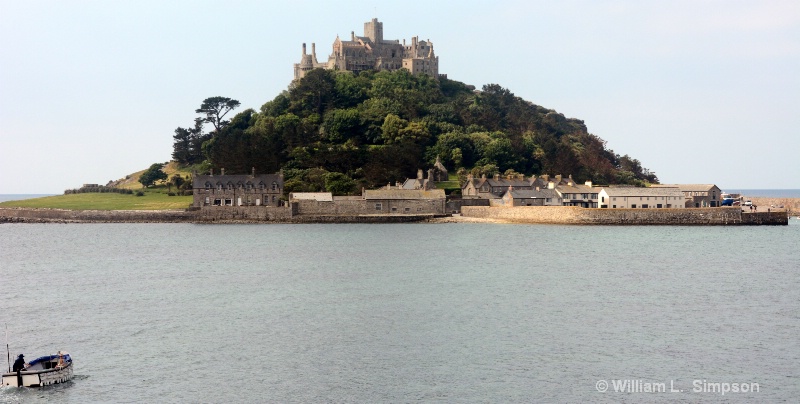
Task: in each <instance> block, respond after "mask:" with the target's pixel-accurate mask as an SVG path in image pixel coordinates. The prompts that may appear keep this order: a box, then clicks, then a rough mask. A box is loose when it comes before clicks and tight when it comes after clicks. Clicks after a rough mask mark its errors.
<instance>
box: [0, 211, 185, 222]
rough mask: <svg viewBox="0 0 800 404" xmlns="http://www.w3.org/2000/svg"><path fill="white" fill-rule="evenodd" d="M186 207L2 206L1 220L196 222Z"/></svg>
mask: <svg viewBox="0 0 800 404" xmlns="http://www.w3.org/2000/svg"><path fill="white" fill-rule="evenodd" d="M196 218H197V215H196V213H195V212H187V211H184V210H69V209H44V208H0V223H84V222H92V223H164V222H167V223H181V222H193V221H195V220H196Z"/></svg>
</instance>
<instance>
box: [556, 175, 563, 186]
mask: <svg viewBox="0 0 800 404" xmlns="http://www.w3.org/2000/svg"><path fill="white" fill-rule="evenodd" d="M561 178H562V177H561V174H558V175H556V182H557V183H559V184H560V183H561Z"/></svg>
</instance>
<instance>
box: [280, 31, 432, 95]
mask: <svg viewBox="0 0 800 404" xmlns="http://www.w3.org/2000/svg"><path fill="white" fill-rule="evenodd" d="M316 68H322V69H328V70H342V71H348V72H353V73H355V74H358V73H359V72H361V71H364V70H389V71H393V70H398V69H406V70H408V71H409V72H411V73H412V74H427V75H429V76H432V77H434V78H438V77H439V57H438V56H436V55H435V54H434V53H433V43H431V42H430V40H427V41H420V40H419V37H413V38H411V44H410V45H406V40H405V39H403V43H402V44H401V43H400V41H399V40H397V39H391V40H384V39H383V23H382V22H379V21H378V19H377V18H373V19H372V21H369V22H365V23H364V36H356V35H355V32H352V31H351V32H350V40H349V41H343V40H341V39H340V38H339V36H338V35H337V36H336V40H335V41H333V53H332V54H331V55H330V56H328V61H327V62H326V63H319V62H317V52H316V49H315V46H314V43H312V44H311V53H310V54H308V53H306V44H305V43H304V44H303V56H302V58H301V59H300V63H295V64H294V79H295V80H300V79H301V78H303V76H305V74H306V73H307V72H309V71H311V70H313V69H316Z"/></svg>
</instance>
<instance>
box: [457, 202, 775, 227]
mask: <svg viewBox="0 0 800 404" xmlns="http://www.w3.org/2000/svg"><path fill="white" fill-rule="evenodd" d="M461 214H462V215H463V216H465V217H477V218H485V219H494V220H501V221H506V222H517V223H551V224H604V225H742V224H778V225H786V224H788V215H787V214H786V212H771V213H764V214H763V215H762V214H761V213H758V214H756V213H753V214H750V213H742V211H741V209H740V208H739V207H732V208H695V209H586V208H579V207H572V206H520V207H513V208H511V207H475V206H464V207H462V208H461ZM749 215H759V216H749Z"/></svg>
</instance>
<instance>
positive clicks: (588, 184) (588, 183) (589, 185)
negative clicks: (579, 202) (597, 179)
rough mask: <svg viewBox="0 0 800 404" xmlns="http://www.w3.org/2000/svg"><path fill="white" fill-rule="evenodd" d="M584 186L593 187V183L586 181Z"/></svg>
mask: <svg viewBox="0 0 800 404" xmlns="http://www.w3.org/2000/svg"><path fill="white" fill-rule="evenodd" d="M583 185H586V186H587V187H591V186H592V182H591V181H586V182H585V183H583Z"/></svg>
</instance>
